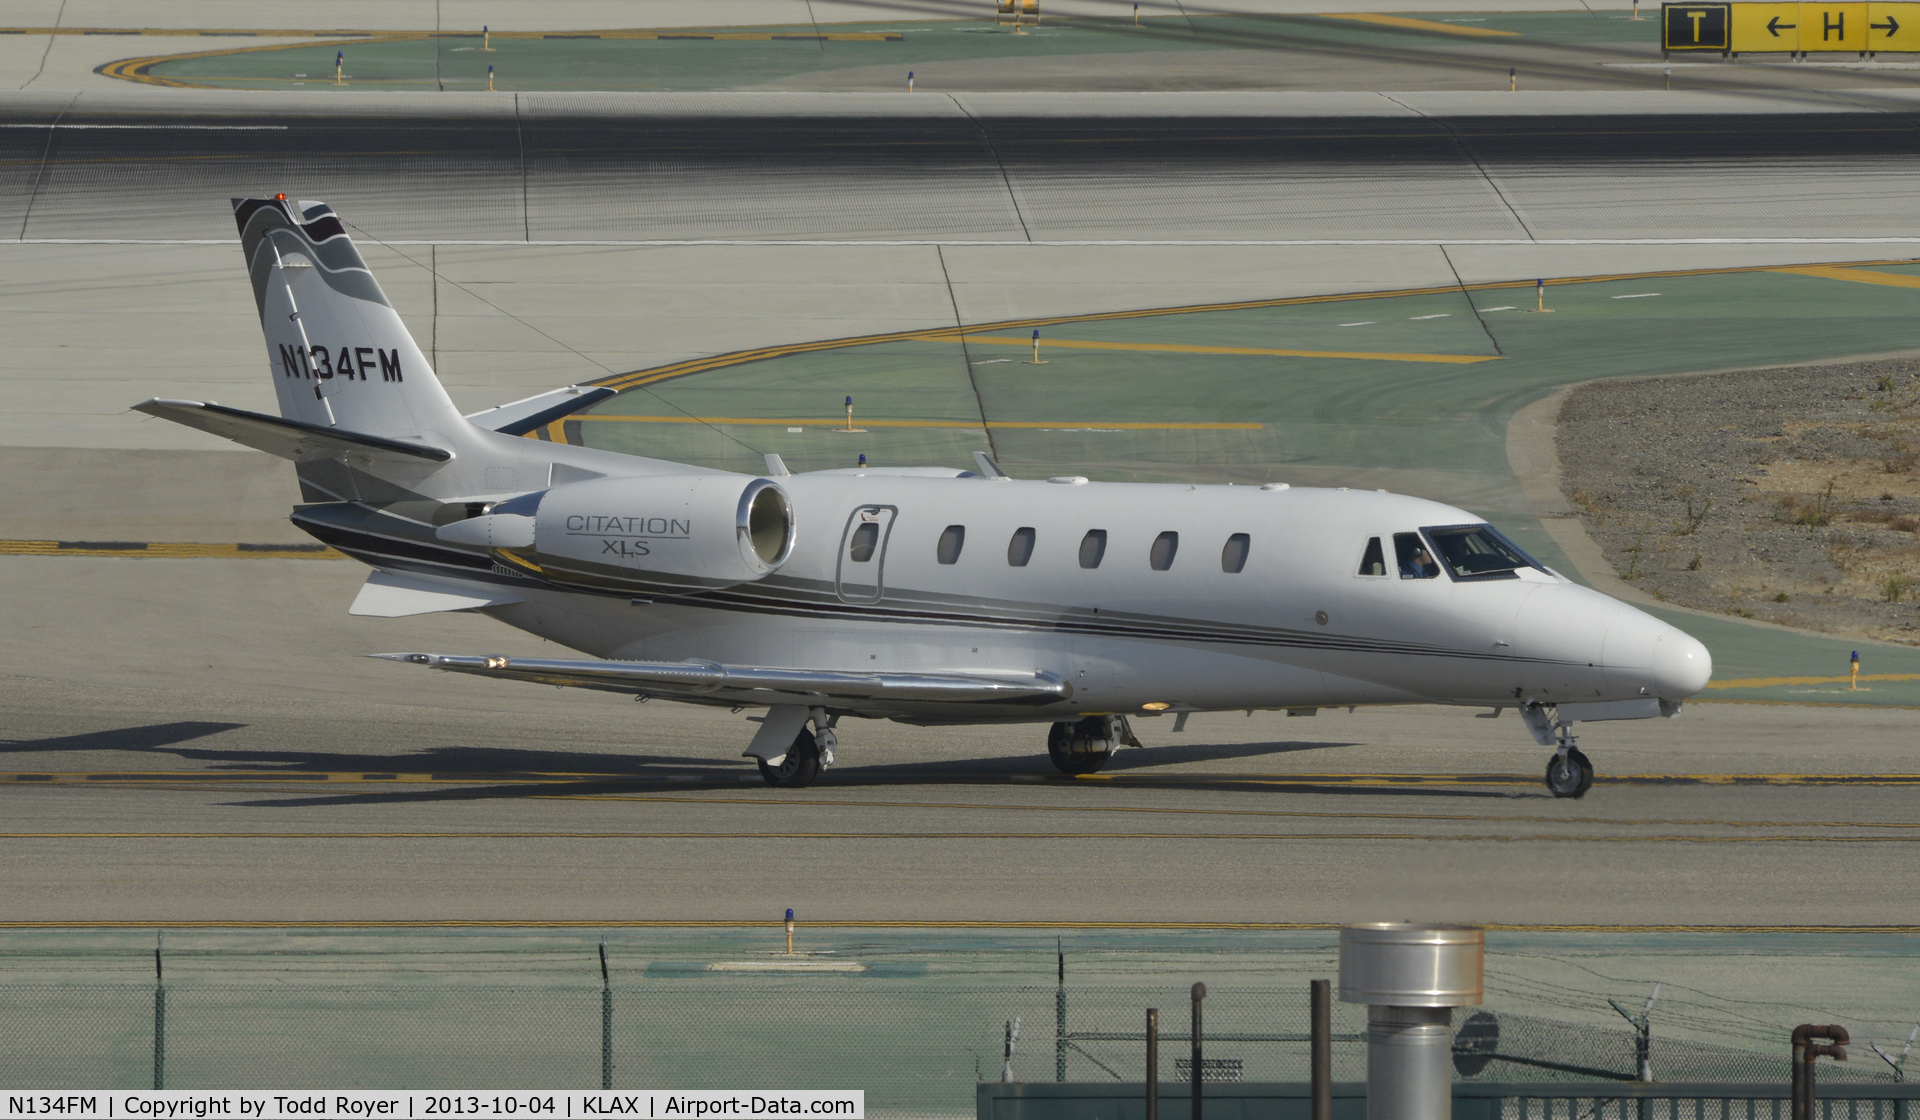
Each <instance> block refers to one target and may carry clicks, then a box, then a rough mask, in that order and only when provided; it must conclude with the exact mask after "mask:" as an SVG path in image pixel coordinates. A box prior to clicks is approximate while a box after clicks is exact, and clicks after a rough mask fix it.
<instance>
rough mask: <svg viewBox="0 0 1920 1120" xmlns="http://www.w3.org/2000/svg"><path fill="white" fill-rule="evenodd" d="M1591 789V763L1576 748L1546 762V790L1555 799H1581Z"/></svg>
mask: <svg viewBox="0 0 1920 1120" xmlns="http://www.w3.org/2000/svg"><path fill="white" fill-rule="evenodd" d="M1592 788H1593V763H1591V762H1589V761H1587V756H1586V755H1584V754H1581V753H1580V751H1579V749H1578V748H1575V749H1573V750H1569V751H1568V752H1567V754H1566V757H1565V758H1564V759H1563V758H1561V756H1559V755H1557V754H1556V755H1554V756H1553V757H1552V758H1550V759H1548V760H1547V789H1548V790H1549V791H1550V792H1552V794H1553V795H1554V796H1555V797H1582V796H1585V795H1586V792H1587V791H1588V790H1589V789H1592Z"/></svg>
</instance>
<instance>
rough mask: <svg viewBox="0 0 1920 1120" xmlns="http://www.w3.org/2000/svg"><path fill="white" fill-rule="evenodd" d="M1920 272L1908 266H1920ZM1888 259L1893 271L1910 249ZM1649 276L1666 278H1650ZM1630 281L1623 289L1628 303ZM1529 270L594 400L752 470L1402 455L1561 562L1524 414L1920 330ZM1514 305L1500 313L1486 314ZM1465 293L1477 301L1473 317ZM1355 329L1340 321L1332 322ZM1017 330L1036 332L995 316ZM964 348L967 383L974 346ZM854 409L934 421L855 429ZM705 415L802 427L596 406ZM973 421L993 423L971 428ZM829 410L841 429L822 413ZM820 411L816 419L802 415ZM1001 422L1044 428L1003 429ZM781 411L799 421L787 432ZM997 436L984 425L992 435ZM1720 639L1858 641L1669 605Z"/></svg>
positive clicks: (1401, 462) (617, 437) (1845, 314)
mask: <svg viewBox="0 0 1920 1120" xmlns="http://www.w3.org/2000/svg"><path fill="white" fill-rule="evenodd" d="M1916 268H1920V266H1910V267H1909V268H1908V269H1907V271H1912V270H1914V269H1916ZM1887 270H1889V271H1897V270H1900V269H1899V268H1898V266H1892V267H1889V268H1888V269H1887ZM1656 293H1657V294H1656ZM1619 297H1630V298H1619ZM1546 302H1547V306H1548V307H1550V308H1551V309H1552V314H1547V315H1542V314H1536V313H1533V312H1531V311H1529V310H1527V309H1529V308H1532V307H1533V306H1534V304H1535V294H1534V290H1533V289H1532V288H1531V287H1524V288H1511V289H1505V288H1503V289H1493V290H1487V291H1476V292H1472V293H1471V294H1470V298H1469V294H1467V293H1460V292H1443V293H1431V294H1419V295H1404V296H1388V297H1372V298H1369V297H1356V298H1352V299H1346V300H1339V301H1332V302H1324V303H1307V304H1288V305H1282V306H1276V307H1260V308H1250V309H1236V310H1214V311H1204V310H1203V311H1189V312H1184V313H1169V314H1157V315H1146V316H1139V317H1133V318H1124V319H1108V320H1099V319H1092V320H1082V321H1070V322H1062V323H1051V324H1048V325H1047V326H1045V327H1043V328H1041V337H1042V348H1043V356H1044V357H1045V358H1046V364H1045V365H1039V366H1036V365H1032V364H1030V363H1029V362H1028V358H1029V356H1030V354H1029V351H1028V349H1027V348H1026V347H1025V346H1023V345H1008V344H995V343H988V342H983V341H981V340H980V339H978V338H975V339H972V340H970V341H969V343H968V345H967V347H966V349H965V352H964V353H963V351H962V348H961V346H960V344H959V343H958V342H956V341H952V340H936V341H891V342H885V343H876V344H869V345H850V346H846V347H841V348H837V349H831V350H820V351H813V352H809V353H805V354H795V355H790V356H784V357H775V358H769V359H763V360H760V361H755V362H749V363H743V364H740V365H737V366H729V367H726V368H723V369H718V370H713V371H709V372H705V373H700V374H694V375H690V376H686V377H682V378H679V379H676V380H672V381H668V382H663V383H660V384H658V385H655V386H648V387H646V388H644V389H641V390H636V391H630V392H627V393H623V394H621V395H619V396H616V397H614V398H612V399H610V400H608V401H606V402H604V403H603V404H602V405H600V406H599V407H597V408H595V409H593V410H590V411H589V412H587V413H584V414H582V418H581V420H580V423H579V427H578V431H579V432H580V434H581V437H580V438H582V439H583V441H584V442H586V443H587V444H589V445H591V446H595V447H604V448H608V449H610V450H618V451H626V452H631V453H635V454H646V455H655V456H660V457H665V458H672V459H679V460H684V461H689V462H697V463H702V464H705V465H712V466H721V467H727V468H732V469H737V470H745V471H759V470H761V469H762V463H761V455H762V453H764V452H769V451H771V452H777V453H779V454H780V455H781V456H782V457H783V458H784V459H785V460H786V462H787V464H788V465H789V466H790V467H791V468H792V469H794V470H797V471H804V470H817V469H822V468H829V467H847V466H853V465H854V464H855V462H856V461H857V457H858V456H859V455H861V454H865V455H867V456H868V458H869V460H870V461H871V462H872V463H874V464H876V465H909V464H912V465H926V464H937V465H944V466H953V467H962V468H968V467H971V466H972V465H973V464H972V453H973V452H974V451H980V450H990V451H992V452H993V453H994V454H995V455H996V456H997V457H998V459H999V461H1000V462H1001V464H1002V465H1003V466H1004V467H1006V468H1007V469H1008V470H1009V471H1011V472H1013V473H1015V474H1016V475H1020V476H1023V477H1046V476H1049V475H1055V474H1086V475H1088V476H1091V477H1098V478H1107V479H1115V480H1120V479H1131V480H1169V479H1177V480H1193V481H1257V480H1264V479H1281V480H1285V479H1290V478H1291V479H1294V480H1299V479H1300V478H1301V472H1302V471H1306V470H1311V471H1313V472H1314V474H1313V481H1316V482H1319V481H1327V482H1328V484H1337V483H1335V482H1332V481H1330V480H1331V479H1332V478H1336V477H1338V476H1339V475H1340V473H1341V472H1343V471H1346V472H1356V471H1370V470H1382V469H1385V470H1394V471H1404V472H1412V473H1410V474H1408V475H1405V476H1402V477H1405V478H1407V479H1409V480H1411V481H1418V482H1419V483H1420V484H1421V486H1422V492H1423V493H1426V494H1428V495H1430V496H1433V497H1437V498H1440V499H1442V500H1452V501H1455V502H1457V503H1459V504H1463V505H1466V506H1467V507H1468V508H1471V509H1473V510H1475V511H1476V512H1477V513H1480V514H1481V515H1483V516H1486V517H1488V518H1489V519H1490V520H1493V521H1494V522H1495V523H1497V524H1499V525H1501V526H1502V527H1504V528H1506V529H1507V530H1509V531H1510V532H1512V533H1513V535H1514V536H1515V538H1516V539H1517V540H1519V541H1520V542H1521V543H1522V544H1523V545H1525V546H1526V547H1528V548H1530V549H1532V550H1534V551H1535V552H1536V553H1537V554H1538V555H1540V556H1541V558H1542V559H1543V560H1545V561H1546V562H1547V563H1548V564H1550V565H1552V566H1554V567H1556V568H1558V569H1560V570H1562V571H1571V570H1572V565H1571V564H1570V563H1569V562H1568V561H1567V559H1566V557H1565V556H1564V555H1562V554H1561V552H1560V550H1559V549H1558V548H1557V547H1556V546H1554V545H1553V543H1552V541H1551V539H1550V538H1549V537H1548V536H1547V535H1546V533H1545V531H1544V530H1543V529H1542V528H1541V527H1540V525H1539V522H1538V520H1537V519H1536V518H1534V517H1533V515H1532V514H1531V513H1529V512H1527V506H1526V503H1525V501H1524V499H1523V498H1522V497H1521V494H1520V488H1519V483H1518V480H1517V479H1515V478H1514V477H1513V475H1512V472H1511V470H1510V468H1509V467H1508V465H1507V452H1506V430H1507V424H1508V421H1509V420H1511V419H1512V417H1513V414H1514V413H1515V412H1516V411H1517V410H1518V409H1520V408H1521V407H1523V406H1525V405H1526V404H1528V403H1530V402H1532V401H1534V400H1537V399H1539V398H1540V397H1542V396H1544V395H1546V394H1547V393H1550V392H1552V391H1553V390H1555V389H1557V388H1558V387H1560V386H1562V385H1566V384H1569V383H1572V382H1577V381H1585V380H1588V379H1591V378H1596V377H1626V376H1640V375H1647V374H1663V373H1679V372H1685V371H1689V370H1699V369H1716V368H1737V367H1740V366H1743V365H1760V364H1772V363H1779V362H1793V361H1802V360H1811V359H1817V358H1828V357H1835V356H1841V355H1846V354H1854V353H1867V352H1873V351H1883V350H1894V349H1903V348H1913V347H1920V290H1915V289H1911V288H1900V287H1888V286H1881V285H1873V284H1859V283H1852V282H1845V281H1836V280H1826V279H1820V278H1815V277H1809V276H1801V275H1794V274H1789V273H1778V272H1728V273H1715V274H1706V275H1697V276H1666V277H1651V278H1639V279H1625V280H1608V281H1596V282H1592V283H1579V284H1561V285H1554V286H1550V287H1549V288H1548V290H1547V299H1546ZM1496 308H1511V310H1494V309H1496ZM1476 309H1478V310H1477V311H1476ZM1343 324H1344V325H1343ZM979 333H980V334H982V335H985V336H988V337H997V338H1008V339H1024V338H1026V337H1028V335H1029V334H1030V330H1029V329H1027V328H1013V327H1009V328H1002V329H988V330H982V331H981V332H979ZM1049 340H1053V341H1065V340H1075V341H1089V342H1103V343H1117V344H1122V345H1156V344H1169V343H1171V344H1177V345H1187V346H1210V347H1237V348H1260V349H1285V350H1311V351H1341V352H1372V353H1382V352H1385V353H1398V354H1459V355H1492V354H1495V353H1496V348H1497V353H1498V355H1499V357H1498V359H1497V360H1494V361H1486V362H1479V363H1475V364H1471V365H1457V364H1442V363H1434V362H1419V361H1385V360H1377V359H1352V358H1333V357H1278V356H1270V355H1240V354H1210V353H1179V352H1165V351H1146V350H1141V351H1127V350H1088V349H1071V348H1067V347H1063V346H1051V345H1049ZM968 357H971V359H972V370H971V378H970V377H969V369H968V362H967V358H968ZM849 394H851V395H852V396H853V397H854V401H855V417H856V426H859V425H861V423H862V422H863V421H880V420H919V421H935V422H940V423H941V426H937V427H914V428H887V427H874V428H871V429H869V430H868V431H867V432H865V433H862V434H846V433H841V432H835V431H832V430H830V429H831V428H833V427H840V426H844V420H843V419H841V417H842V416H843V412H842V408H843V401H844V399H845V397H846V396H847V395H849ZM611 415H620V416H682V417H685V416H696V417H719V418H763V419H780V420H792V421H796V423H793V424H791V425H788V424H784V423H783V424H776V425H746V424H724V423H719V424H699V423H684V422H682V423H634V422H627V421H606V420H596V419H595V417H597V416H611ZM983 416H984V418H985V420H986V421H987V423H988V427H987V428H985V429H983V428H982V427H981V419H982V417H983ZM822 420H828V421H832V423H831V424H820V423H817V421H822ZM809 421H815V422H809ZM1003 422H1021V423H1047V424H1050V425H1058V426H1057V427H1048V428H1003V427H995V426H994V425H995V424H998V423H1003ZM1169 422H1186V423H1220V422H1234V423H1246V422H1252V423H1258V424H1260V425H1261V427H1260V428H1259V429H1258V430H1253V431H1248V430H1147V431H1135V430H1124V429H1116V428H1112V427H1103V425H1111V424H1114V423H1169ZM789 427H799V428H801V429H802V430H801V431H798V432H794V431H790V430H789ZM989 434H990V435H991V440H989ZM1656 613H1659V614H1661V615H1662V616H1663V617H1666V618H1667V619H1668V621H1670V622H1672V623H1673V624H1674V625H1676V626H1679V627H1681V628H1683V629H1685V630H1687V631H1689V632H1691V633H1693V634H1694V635H1695V636H1697V637H1699V638H1700V639H1701V640H1702V641H1704V642H1706V643H1707V645H1708V647H1709V648H1710V649H1712V650H1713V654H1714V659H1715V665H1716V677H1717V678H1718V679H1721V680H1732V679H1749V678H1758V677H1779V676H1819V675H1842V674H1844V673H1845V672H1846V669H1847V655H1848V653H1849V652H1850V651H1851V650H1853V649H1856V648H1861V643H1858V642H1848V641H1845V640H1841V639H1834V638H1823V637H1819V636H1816V635H1810V634H1802V633H1798V632H1792V631H1786V630H1782V629H1778V628H1773V627H1763V626H1756V625H1749V624H1747V623H1745V622H1744V621H1741V620H1736V619H1733V618H1728V619H1725V620H1721V619H1716V618H1713V617H1710V616H1701V615H1695V614H1690V613H1686V612H1681V611H1657V612H1656ZM1862 656H1863V659H1864V664H1865V666H1866V668H1865V669H1864V671H1865V672H1866V673H1869V674H1879V673H1920V650H1907V649H1901V648H1898V647H1892V646H1885V645H1869V646H1868V647H1867V648H1866V649H1864V650H1863V653H1862ZM1707 695H1708V697H1709V698H1714V699H1749V700H1773V701H1793V702H1803V703H1805V702H1814V703H1842V704H1873V705H1889V704H1893V705H1912V706H1920V681H1904V682H1885V681H1882V682H1871V683H1870V685H1869V687H1868V688H1866V689H1863V690H1861V691H1857V692H1856V691H1852V690H1850V689H1848V688H1847V687H1846V686H1845V685H1833V684H1813V685H1776V686H1769V687H1764V688H1753V689H1740V690H1724V691H1722V690H1715V691H1711V692H1709V693H1708V694H1707Z"/></svg>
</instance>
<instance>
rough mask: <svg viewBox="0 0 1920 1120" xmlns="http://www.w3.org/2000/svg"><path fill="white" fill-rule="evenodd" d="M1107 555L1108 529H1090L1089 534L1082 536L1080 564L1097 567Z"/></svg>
mask: <svg viewBox="0 0 1920 1120" xmlns="http://www.w3.org/2000/svg"><path fill="white" fill-rule="evenodd" d="M1106 555H1107V531H1106V530H1105V529H1088V530H1087V535H1086V536H1084V537H1081V538H1080V566H1081V567H1082V568H1097V567H1099V566H1100V561H1101V560H1102V559H1103V558H1105V556H1106Z"/></svg>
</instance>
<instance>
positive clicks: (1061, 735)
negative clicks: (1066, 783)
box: [1047, 716, 1133, 774]
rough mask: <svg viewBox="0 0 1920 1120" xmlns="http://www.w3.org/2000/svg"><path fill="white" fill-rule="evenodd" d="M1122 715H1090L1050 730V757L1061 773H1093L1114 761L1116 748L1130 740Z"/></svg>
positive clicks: (1055, 726) (1048, 742) (1057, 724)
mask: <svg viewBox="0 0 1920 1120" xmlns="http://www.w3.org/2000/svg"><path fill="white" fill-rule="evenodd" d="M1132 737H1133V736H1132V733H1131V732H1129V731H1128V730H1127V725H1126V721H1125V720H1124V719H1122V718H1121V717H1119V716H1088V717H1087V718H1086V719H1082V720H1075V721H1073V722H1071V723H1068V722H1061V723H1056V724H1054V725H1053V726H1052V727H1050V728H1048V729H1047V757H1048V758H1050V759H1052V760H1053V765H1054V767H1055V768H1056V769H1058V770H1059V771H1060V772H1061V773H1062V774H1091V773H1093V772H1094V771H1095V770H1098V769H1100V768H1101V767H1102V766H1105V765H1106V764H1107V763H1108V762H1110V761H1111V760H1112V759H1113V751H1114V748H1115V747H1117V746H1119V745H1120V744H1121V743H1124V742H1126V741H1128V740H1129V739H1131V738H1132Z"/></svg>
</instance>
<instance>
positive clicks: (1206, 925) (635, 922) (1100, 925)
mask: <svg viewBox="0 0 1920 1120" xmlns="http://www.w3.org/2000/svg"><path fill="white" fill-rule="evenodd" d="M803 924H804V925H805V926H807V927H808V928H812V929H949V930H950V929H1007V930H1025V929H1034V930H1125V931H1138V932H1142V933H1153V932H1158V931H1161V930H1168V931H1225V932H1231V931H1239V930H1247V931H1276V932H1277V931H1294V930H1299V931H1307V930H1333V929H1338V928H1339V926H1338V925H1337V924H1335V923H1333V922H1114V921H1105V922H1102V921H1047V920H1044V919H1029V920H1025V921H988V920H980V919H954V920H943V919H939V918H918V919H915V918H867V919H861V918H842V919H838V920H833V921H808V922H805V923H803ZM156 928H157V929H210V930H223V929H234V930H239V929H353V930H359V929H588V930H592V929H766V930H775V931H777V930H779V929H780V928H781V923H779V922H769V921H768V920H766V919H765V918H374V919H364V918H363V919H357V920H355V919H328V918H318V919H305V920H294V919H258V918H229V919H219V918H190V919H179V918H175V919H166V918H162V919H159V920H154V919H150V918H149V919H139V920H134V919H120V918H115V919H87V918H71V919H65V920H59V919H37V920H29V919H16V920H12V921H0V929H15V930H25V929H89V930H109V929H112V930H118V929H132V930H152V929H156ZM1483 928H1485V929H1488V930H1493V931H1496V932H1500V933H1718V934H1753V933H1833V934H1883V935H1885V934H1891V935H1896V936H1912V935H1913V934H1916V933H1920V926H1912V925H1905V926H1901V925H1857V926H1843V925H1797V926H1796V925H1731V924H1728V925H1707V924H1697V925H1696V924H1681V923H1667V924H1660V925H1651V924H1649V925H1627V924H1619V925H1603V924H1599V923H1592V924H1546V923H1541V924H1536V925H1524V924H1520V923H1517V922H1487V923H1485V924H1484V926H1483Z"/></svg>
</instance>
